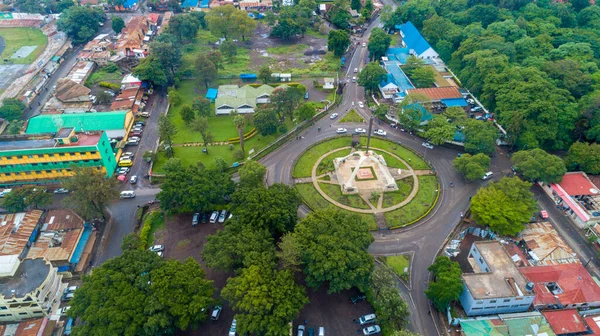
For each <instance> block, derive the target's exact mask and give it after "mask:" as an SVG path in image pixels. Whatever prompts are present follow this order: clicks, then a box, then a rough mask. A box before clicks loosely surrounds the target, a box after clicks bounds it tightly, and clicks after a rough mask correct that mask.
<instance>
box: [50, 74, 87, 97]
mask: <svg viewBox="0 0 600 336" xmlns="http://www.w3.org/2000/svg"><path fill="white" fill-rule="evenodd" d="M90 92H91V90H90V89H89V88H87V87H85V86H83V85H81V84H77V83H75V82H73V81H72V80H70V79H69V78H60V79H59V80H58V81H57V82H56V91H55V92H54V95H55V96H56V98H58V100H60V101H62V102H82V101H85V102H87V101H90V97H89V94H90Z"/></svg>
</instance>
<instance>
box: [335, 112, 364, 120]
mask: <svg viewBox="0 0 600 336" xmlns="http://www.w3.org/2000/svg"><path fill="white" fill-rule="evenodd" d="M340 122H347V123H352V122H353V123H357V122H365V119H364V118H363V117H361V116H360V115H359V114H358V112H356V111H355V110H350V112H348V113H346V115H344V117H343V118H342V119H340Z"/></svg>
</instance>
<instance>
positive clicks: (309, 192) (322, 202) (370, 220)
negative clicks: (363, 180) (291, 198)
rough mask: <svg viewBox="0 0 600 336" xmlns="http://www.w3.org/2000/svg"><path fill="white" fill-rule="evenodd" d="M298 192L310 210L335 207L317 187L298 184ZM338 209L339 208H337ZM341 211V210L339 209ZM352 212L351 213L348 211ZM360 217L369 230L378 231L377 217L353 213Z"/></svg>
mask: <svg viewBox="0 0 600 336" xmlns="http://www.w3.org/2000/svg"><path fill="white" fill-rule="evenodd" d="M295 187H296V190H298V193H299V194H300V197H302V200H303V201H304V203H306V205H308V207H309V208H311V209H312V210H320V209H325V208H328V207H333V206H334V205H333V204H331V203H329V202H328V201H327V200H326V199H325V198H323V196H321V195H320V194H319V193H318V192H317V191H316V190H315V187H313V185H312V184H311V183H299V184H296V186H295ZM336 208H337V207H336ZM337 209H339V208H337ZM339 210H340V211H347V210H343V209H339ZM348 212H350V211H348ZM352 213H354V214H356V215H358V216H360V217H361V218H362V220H363V222H365V223H366V224H367V226H368V228H369V230H377V222H375V216H374V215H371V214H359V213H355V212H352Z"/></svg>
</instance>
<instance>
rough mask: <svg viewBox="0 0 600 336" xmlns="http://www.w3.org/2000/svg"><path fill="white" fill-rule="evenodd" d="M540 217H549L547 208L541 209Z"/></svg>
mask: <svg viewBox="0 0 600 336" xmlns="http://www.w3.org/2000/svg"><path fill="white" fill-rule="evenodd" d="M540 217H542V219H548V217H549V216H548V211H546V210H542V211H540Z"/></svg>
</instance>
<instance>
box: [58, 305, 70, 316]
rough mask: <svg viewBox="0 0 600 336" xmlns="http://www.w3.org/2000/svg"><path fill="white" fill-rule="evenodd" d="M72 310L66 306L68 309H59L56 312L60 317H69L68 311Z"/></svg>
mask: <svg viewBox="0 0 600 336" xmlns="http://www.w3.org/2000/svg"><path fill="white" fill-rule="evenodd" d="M70 308H71V306H66V307H62V308H59V309H58V310H57V311H56V313H57V314H58V315H60V316H63V315H67V311H68V310H69V309H70Z"/></svg>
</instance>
